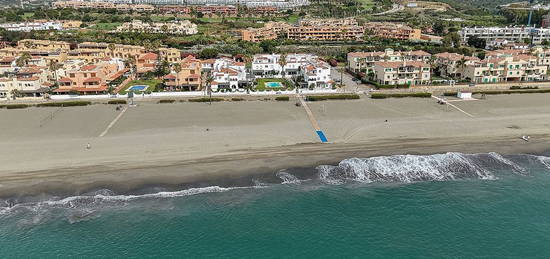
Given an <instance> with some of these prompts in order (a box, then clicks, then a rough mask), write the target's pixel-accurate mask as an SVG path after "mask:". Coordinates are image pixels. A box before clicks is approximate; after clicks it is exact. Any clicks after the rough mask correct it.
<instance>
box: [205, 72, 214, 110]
mask: <svg viewBox="0 0 550 259" xmlns="http://www.w3.org/2000/svg"><path fill="white" fill-rule="evenodd" d="M213 81H214V77H213V76H212V75H211V74H210V72H209V73H208V74H207V75H206V89H207V91H208V96H209V98H210V105H212V82H213Z"/></svg>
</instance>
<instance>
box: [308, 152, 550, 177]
mask: <svg viewBox="0 0 550 259" xmlns="http://www.w3.org/2000/svg"><path fill="white" fill-rule="evenodd" d="M523 156H527V157H531V158H533V157H535V158H537V159H538V160H539V161H540V163H542V164H543V165H544V166H545V167H546V168H548V169H550V158H548V157H538V156H530V155H523ZM317 170H318V172H319V178H320V180H321V181H323V182H325V183H328V184H342V183H345V182H346V181H357V182H365V183H372V182H400V183H412V182H419V181H447V180H455V179H466V178H476V179H485V180H493V179H496V178H497V176H495V173H494V172H495V171H499V170H509V171H511V172H513V173H515V174H520V175H527V174H528V170H527V169H526V168H524V167H522V166H520V165H518V164H517V163H516V162H514V161H512V160H511V159H508V158H505V157H503V156H502V155H500V154H497V153H487V154H462V153H453V152H450V153H445V154H434V155H395V156H380V157H371V158H350V159H346V160H343V161H341V162H340V163H339V164H338V165H337V166H331V165H322V166H318V167H317Z"/></svg>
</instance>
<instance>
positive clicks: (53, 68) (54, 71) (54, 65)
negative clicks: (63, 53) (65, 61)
mask: <svg viewBox="0 0 550 259" xmlns="http://www.w3.org/2000/svg"><path fill="white" fill-rule="evenodd" d="M60 68H61V65H60V64H59V63H57V61H55V60H50V63H49V64H48V69H49V70H50V71H51V72H52V74H53V78H54V80H55V81H56V82H57V70H59V69H60Z"/></svg>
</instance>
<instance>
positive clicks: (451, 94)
mask: <svg viewBox="0 0 550 259" xmlns="http://www.w3.org/2000/svg"><path fill="white" fill-rule="evenodd" d="M457 94H458V93H457V92H445V93H443V96H456V95H457Z"/></svg>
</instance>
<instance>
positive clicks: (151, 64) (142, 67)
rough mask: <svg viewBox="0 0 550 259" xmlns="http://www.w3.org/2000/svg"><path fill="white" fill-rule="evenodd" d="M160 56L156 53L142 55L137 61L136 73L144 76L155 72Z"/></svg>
mask: <svg viewBox="0 0 550 259" xmlns="http://www.w3.org/2000/svg"><path fill="white" fill-rule="evenodd" d="M158 58H159V56H158V55H157V54H156V53H151V52H149V53H145V54H141V55H140V56H139V57H138V58H137V59H136V73H137V74H138V75H142V74H145V73H148V72H153V71H155V69H156V67H157V63H158Z"/></svg>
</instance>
